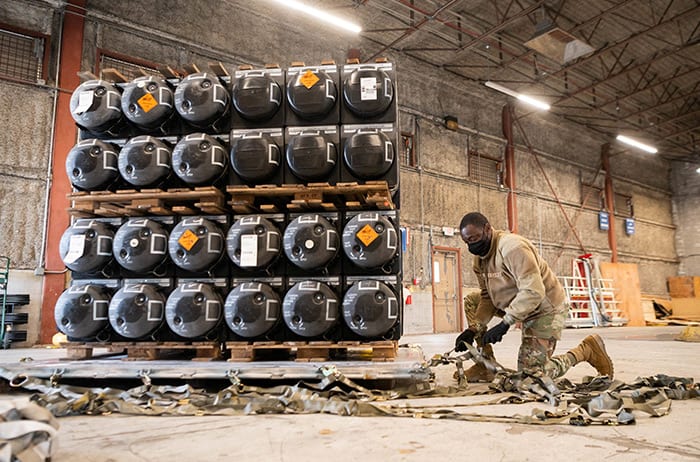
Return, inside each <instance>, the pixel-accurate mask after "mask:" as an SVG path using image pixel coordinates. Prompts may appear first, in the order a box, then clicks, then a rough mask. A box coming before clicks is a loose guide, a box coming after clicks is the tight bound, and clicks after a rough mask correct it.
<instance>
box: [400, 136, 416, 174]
mask: <svg viewBox="0 0 700 462" xmlns="http://www.w3.org/2000/svg"><path fill="white" fill-rule="evenodd" d="M401 164H402V165H407V166H409V167H415V166H417V165H418V161H417V159H416V150H415V146H414V137H413V134H411V133H406V132H401Z"/></svg>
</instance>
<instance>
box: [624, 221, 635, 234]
mask: <svg viewBox="0 0 700 462" xmlns="http://www.w3.org/2000/svg"><path fill="white" fill-rule="evenodd" d="M625 234H627V235H628V236H631V235H633V234H634V218H625Z"/></svg>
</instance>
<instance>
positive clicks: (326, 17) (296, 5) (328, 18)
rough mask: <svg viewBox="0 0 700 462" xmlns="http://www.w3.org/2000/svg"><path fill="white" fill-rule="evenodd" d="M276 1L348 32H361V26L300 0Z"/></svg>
mask: <svg viewBox="0 0 700 462" xmlns="http://www.w3.org/2000/svg"><path fill="white" fill-rule="evenodd" d="M275 1H276V2H277V3H279V4H281V5H284V6H286V7H288V8H292V9H293V10H297V11H301V12H302V13H305V14H307V15H309V16H313V17H314V18H317V19H320V20H322V21H325V22H327V23H329V24H332V25H334V26H338V27H340V28H343V29H345V30H349V31H350V32H354V33H356V34H359V33H360V32H362V28H361V27H360V26H358V25H357V24H354V23H352V22H350V21H346V20H345V19H343V18H339V17H338V16H335V15H332V14H330V13H326V12H325V11H323V10H319V9H318V8H315V7H313V6H309V5H305V4H303V3H301V2H298V1H296V0H275Z"/></svg>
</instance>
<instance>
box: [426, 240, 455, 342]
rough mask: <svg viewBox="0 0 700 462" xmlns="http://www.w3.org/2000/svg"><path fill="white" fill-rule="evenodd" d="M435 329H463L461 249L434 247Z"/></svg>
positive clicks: (441, 330)
mask: <svg viewBox="0 0 700 462" xmlns="http://www.w3.org/2000/svg"><path fill="white" fill-rule="evenodd" d="M432 254H433V261H432V265H433V266H432V269H433V331H434V332H435V333H442V332H459V331H461V330H462V313H461V310H462V307H461V303H460V301H461V299H462V296H461V292H462V287H461V286H462V285H461V283H460V279H461V278H460V276H461V270H460V264H459V261H460V258H459V249H451V248H445V247H433V252H432Z"/></svg>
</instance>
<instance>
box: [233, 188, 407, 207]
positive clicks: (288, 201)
mask: <svg viewBox="0 0 700 462" xmlns="http://www.w3.org/2000/svg"><path fill="white" fill-rule="evenodd" d="M226 191H227V192H228V193H229V194H230V195H231V200H230V201H229V204H230V205H231V207H232V208H233V210H234V212H236V213H260V212H263V213H274V212H282V211H290V212H294V211H306V210H362V209H380V210H393V209H394V203H393V201H392V199H391V192H390V191H389V188H388V186H387V182H386V181H368V182H367V183H365V184H358V183H338V184H336V185H329V184H328V183H310V184H308V185H303V184H300V185H290V184H285V185H282V186H277V185H258V186H255V187H249V186H228V187H227V188H226Z"/></svg>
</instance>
